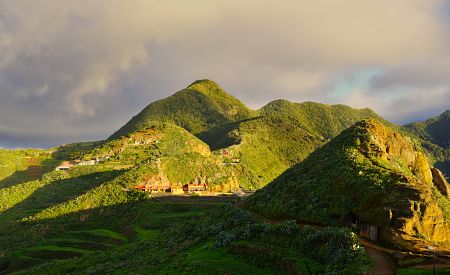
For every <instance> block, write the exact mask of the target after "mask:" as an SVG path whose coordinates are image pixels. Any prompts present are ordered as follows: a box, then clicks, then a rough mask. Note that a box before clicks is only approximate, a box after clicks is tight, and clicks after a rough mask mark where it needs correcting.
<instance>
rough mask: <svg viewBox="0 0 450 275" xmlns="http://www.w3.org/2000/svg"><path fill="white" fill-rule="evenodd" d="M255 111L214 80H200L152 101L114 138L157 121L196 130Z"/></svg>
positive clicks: (245, 116) (247, 115)
mask: <svg viewBox="0 0 450 275" xmlns="http://www.w3.org/2000/svg"><path fill="white" fill-rule="evenodd" d="M254 115H255V112H253V111H251V110H249V109H248V108H247V107H246V106H245V105H244V104H243V103H242V102H240V101H239V100H237V99H236V98H234V97H232V96H230V95H229V94H227V93H226V92H225V91H224V90H223V89H222V88H220V87H219V86H218V85H217V84H216V83H214V82H213V81H210V80H198V81H195V82H194V83H192V84H191V85H189V86H188V87H187V88H186V89H184V90H181V91H179V92H177V93H176V94H174V95H172V96H170V97H168V98H166V99H162V100H159V101H156V102H154V103H151V104H150V105H148V106H147V107H146V108H145V109H144V110H143V111H142V112H140V113H139V114H138V115H136V116H135V117H133V118H132V119H131V120H130V121H129V122H128V123H127V124H126V125H125V126H123V127H122V128H121V129H119V130H118V131H117V132H116V133H114V134H113V135H112V136H111V138H110V139H113V138H117V137H120V136H124V135H127V134H128V133H131V132H134V131H136V130H140V129H142V128H146V127H148V126H149V125H151V123H152V122H154V121H171V122H175V123H176V124H177V125H179V126H181V127H183V128H185V129H187V130H188V131H189V132H191V133H193V134H198V133H201V132H203V131H205V130H207V129H209V128H210V127H212V126H216V125H220V124H223V123H228V122H234V121H239V120H242V119H246V118H249V117H252V116H254Z"/></svg>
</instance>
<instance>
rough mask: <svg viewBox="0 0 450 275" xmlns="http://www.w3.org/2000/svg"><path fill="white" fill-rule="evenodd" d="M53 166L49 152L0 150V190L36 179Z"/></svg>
mask: <svg viewBox="0 0 450 275" xmlns="http://www.w3.org/2000/svg"><path fill="white" fill-rule="evenodd" d="M55 166H56V162H55V161H54V160H53V158H52V151H51V150H39V149H18V150H5V149H0V189H2V188H7V187H10V186H14V185H16V184H20V183H23V182H26V181H29V180H34V179H38V178H39V177H41V176H42V175H43V174H44V173H46V172H49V171H51V170H52V169H53V168H54V167H55Z"/></svg>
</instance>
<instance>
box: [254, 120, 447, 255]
mask: <svg viewBox="0 0 450 275" xmlns="http://www.w3.org/2000/svg"><path fill="white" fill-rule="evenodd" d="M435 184H436V183H435V179H434V178H433V175H432V171H431V168H430V166H429V164H428V161H427V159H426V157H425V155H424V154H423V153H422V152H421V151H420V148H419V147H417V145H415V144H414V143H413V142H412V140H411V139H410V138H409V137H406V136H402V135H401V134H400V133H398V132H396V131H394V130H392V129H391V128H389V127H386V126H384V125H383V124H381V123H380V122H378V121H376V120H365V121H362V122H358V123H356V124H355V125H354V126H352V127H351V128H349V129H347V130H345V131H344V132H342V133H341V134H340V135H339V136H337V137H336V138H335V139H333V140H332V141H330V142H329V143H327V144H325V145H324V146H323V147H322V148H320V149H318V150H316V151H315V152H314V153H312V154H311V155H310V156H309V157H308V158H307V159H306V160H305V161H303V162H302V163H300V164H298V165H296V166H294V167H293V168H291V169H289V170H287V171H286V172H285V173H283V174H282V175H281V176H280V177H278V178H277V179H276V180H274V181H273V182H272V183H270V184H269V185H268V186H266V187H265V188H263V189H261V190H259V191H257V192H256V193H255V194H254V195H253V196H252V197H250V198H249V199H248V201H247V203H246V204H247V206H248V207H249V208H250V209H252V210H254V211H257V212H258V213H260V214H263V215H265V216H268V217H273V218H296V219H301V220H309V221H312V222H322V223H325V224H339V222H340V221H342V220H343V219H345V218H346V216H347V215H355V216H356V217H357V218H358V219H360V220H361V221H364V222H366V223H370V224H373V225H376V226H377V227H378V228H381V230H382V233H381V236H382V238H383V239H384V240H385V241H389V242H391V243H396V245H398V246H402V245H405V243H404V240H408V241H411V242H412V243H414V245H416V244H417V243H419V244H420V243H422V242H424V243H426V242H427V241H432V242H434V243H435V244H438V245H441V246H442V247H443V248H445V249H450V239H449V236H450V215H449V214H450V201H449V199H448V198H447V197H446V196H447V195H448V194H444V193H445V192H444V191H445V190H444V191H442V190H438V188H437V186H435ZM446 184H447V185H448V183H446ZM408 245H409V246H408V249H411V247H412V246H414V245H411V244H408Z"/></svg>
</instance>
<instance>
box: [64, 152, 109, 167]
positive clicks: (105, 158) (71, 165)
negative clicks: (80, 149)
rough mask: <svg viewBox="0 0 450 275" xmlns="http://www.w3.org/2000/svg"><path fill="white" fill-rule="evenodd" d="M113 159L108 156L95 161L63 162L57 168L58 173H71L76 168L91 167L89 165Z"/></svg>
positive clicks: (77, 160)
mask: <svg viewBox="0 0 450 275" xmlns="http://www.w3.org/2000/svg"><path fill="white" fill-rule="evenodd" d="M109 158H111V156H110V155H106V156H104V157H101V158H99V157H97V158H95V159H91V160H79V159H76V160H71V161H63V162H62V163H61V164H60V165H59V166H58V167H56V168H55V170H56V171H69V170H70V169H71V168H72V167H74V166H89V165H96V164H98V163H99V162H101V161H105V160H107V159H109Z"/></svg>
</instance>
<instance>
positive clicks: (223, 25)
mask: <svg viewBox="0 0 450 275" xmlns="http://www.w3.org/2000/svg"><path fill="white" fill-rule="evenodd" d="M205 78H208V79H211V80H214V81H216V82H217V83H219V85H221V86H222V87H223V88H224V89H225V90H227V91H228V92H229V93H230V94H232V95H233V96H235V97H237V98H239V99H240V100H242V101H243V102H244V103H245V104H247V105H248V106H250V107H251V108H254V109H257V108H260V107H262V106H263V105H265V104H267V103H268V102H270V101H272V100H275V99H279V98H284V99H288V100H291V101H295V102H302V101H316V102H322V103H327V104H336V103H342V104H347V105H350V106H352V107H355V108H364V107H369V108H371V109H373V110H375V111H376V112H377V113H379V114H380V115H382V116H383V117H385V118H387V119H388V120H390V121H392V122H395V123H398V124H405V123H409V122H412V121H418V120H424V119H427V118H429V117H432V116H435V115H438V114H440V113H442V112H443V111H445V110H446V109H449V108H450V1H449V0H364V1H362V0H340V1H329V0H310V1H306V0H293V1H290V0H280V1H267V0H246V1H242V0H239V1H237V0H227V1H223V0H205V1H202V0H190V1H185V0H167V1H153V0H64V1H60V0H14V1H10V0H0V147H9V148H11V147H49V146H54V145H59V144H64V143H70V142H75V141H87V140H99V139H105V138H107V137H108V136H109V135H110V134H112V133H113V132H114V131H116V130H117V129H118V128H120V126H122V125H123V124H125V123H126V122H127V121H128V120H129V119H130V118H131V117H132V116H133V115H136V114H137V113H138V112H139V111H140V110H141V109H142V108H144V107H145V106H146V105H147V104H149V103H150V102H153V101H155V100H158V99H161V98H164V97H167V96H169V95H171V94H173V93H175V92H176V91H178V90H181V89H183V88H184V87H186V86H187V85H189V84H190V83H192V82H193V81H195V80H197V79H205Z"/></svg>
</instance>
